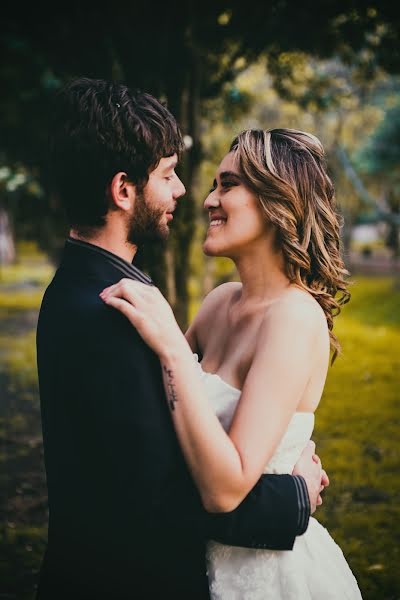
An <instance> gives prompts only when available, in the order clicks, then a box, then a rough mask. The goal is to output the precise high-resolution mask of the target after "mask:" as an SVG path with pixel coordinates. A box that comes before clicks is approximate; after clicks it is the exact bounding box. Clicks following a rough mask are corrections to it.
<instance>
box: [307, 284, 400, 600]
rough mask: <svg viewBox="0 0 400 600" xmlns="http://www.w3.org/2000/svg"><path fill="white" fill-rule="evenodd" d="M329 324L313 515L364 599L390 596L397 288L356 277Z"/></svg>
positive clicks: (395, 521)
mask: <svg viewBox="0 0 400 600" xmlns="http://www.w3.org/2000/svg"><path fill="white" fill-rule="evenodd" d="M354 281H355V282H354V285H353V286H352V289H351V291H352V295H353V296H352V299H351V301H350V303H349V304H348V305H347V306H345V307H344V309H343V313H342V315H340V316H339V317H338V319H337V323H336V325H335V331H336V334H337V335H338V337H339V339H340V341H341V343H342V347H343V354H342V356H340V357H339V358H338V359H337V361H336V363H335V364H334V366H333V367H332V368H331V369H330V373H329V375H328V380H327V384H326V388H325V392H324V396H323V398H322V400H321V404H320V407H319V408H318V410H317V413H316V426H315V434H314V440H315V441H316V443H317V450H318V453H319V454H320V456H321V458H322V461H323V464H324V467H325V468H326V469H327V471H328V473H329V476H330V479H331V486H330V487H329V488H328V489H327V490H326V491H325V494H324V495H325V503H324V505H323V506H322V507H321V509H320V510H319V511H318V515H317V516H318V519H319V520H320V521H321V522H322V523H323V524H324V525H325V526H326V527H327V528H328V529H329V530H330V532H331V533H332V535H333V536H334V537H335V539H336V541H337V542H338V543H339V544H340V546H341V548H342V549H343V551H344V553H345V555H346V557H347V558H348V560H349V562H350V565H351V567H352V569H353V570H354V572H355V574H356V575H357V578H358V579H359V583H360V586H361V589H362V591H363V597H364V598H370V599H371V600H372V599H375V598H382V599H385V598H388V599H389V598H395V597H396V596H394V595H393V594H394V590H395V589H399V585H400V577H399V575H398V574H397V573H398V559H399V554H400V507H399V505H398V498H399V494H400V473H399V466H400V452H399V448H398V442H397V440H398V437H399V423H400V420H399V408H400V406H399V405H400V395H399V373H400V311H399V306H400V290H399V289H397V290H396V289H395V285H394V280H393V278H389V277H387V278H382V279H373V278H365V277H362V278H361V277H360V278H355V280H354Z"/></svg>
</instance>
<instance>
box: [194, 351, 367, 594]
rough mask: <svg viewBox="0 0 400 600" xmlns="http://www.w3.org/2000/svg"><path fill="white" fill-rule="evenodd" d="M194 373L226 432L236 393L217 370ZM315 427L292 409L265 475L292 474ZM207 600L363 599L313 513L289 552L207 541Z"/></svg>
mask: <svg viewBox="0 0 400 600" xmlns="http://www.w3.org/2000/svg"><path fill="white" fill-rule="evenodd" d="M194 357H195V360H196V362H197V365H198V372H199V376H200V379H201V380H202V382H203V384H204V386H205V389H206V392H207V397H208V400H209V401H210V403H211V405H212V406H213V408H214V410H215V413H216V415H217V416H218V419H219V420H220V422H221V424H222V426H223V427H224V429H225V431H228V430H229V427H230V424H231V422H232V419H233V415H234V413H235V410H236V407H237V404H238V402H239V399H240V395H241V391H240V390H238V389H237V388H235V387H232V386H231V385H229V384H228V383H226V382H225V381H224V380H223V379H221V377H220V376H219V375H217V374H213V373H207V372H205V371H203V369H202V367H201V365H200V363H199V360H198V356H197V354H195V355H194ZM313 429H314V414H313V413H303V412H296V413H295V414H294V415H293V417H292V419H291V420H290V422H289V425H288V428H287V430H286V433H285V434H284V436H283V438H282V440H281V442H280V444H279V446H278V448H277V449H276V451H275V452H274V455H273V457H272V458H271V460H270V461H269V463H268V465H266V467H265V470H264V473H275V474H283V473H289V474H290V473H292V471H293V467H294V465H295V464H296V462H297V460H298V459H299V457H300V455H301V453H302V451H303V449H304V447H305V446H306V444H307V442H308V441H309V439H310V437H311V435H312V432H313ZM207 574H208V581H209V586H210V598H211V600H362V597H361V593H360V590H359V587H358V585H357V581H356V579H355V577H354V575H353V573H352V572H351V569H350V567H349V565H348V564H347V562H346V559H345V557H344V556H343V552H342V551H341V549H340V547H339V546H338V545H337V544H336V542H335V541H334V540H333V539H332V537H331V536H330V535H329V533H328V531H327V530H326V529H325V528H324V527H323V526H322V525H321V524H320V523H318V521H317V520H316V519H314V518H313V517H311V518H310V523H309V526H308V529H307V531H306V532H305V533H304V534H303V535H302V536H300V537H297V538H296V541H295V544H294V547H293V550H291V551H277V550H264V549H252V548H241V547H238V546H228V545H226V544H220V543H219V542H216V541H214V540H210V541H209V542H208V544H207Z"/></svg>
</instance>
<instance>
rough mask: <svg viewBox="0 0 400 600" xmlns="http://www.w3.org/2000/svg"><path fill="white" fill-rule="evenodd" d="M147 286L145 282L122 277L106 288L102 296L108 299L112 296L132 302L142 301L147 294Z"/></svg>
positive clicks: (103, 298)
mask: <svg viewBox="0 0 400 600" xmlns="http://www.w3.org/2000/svg"><path fill="white" fill-rule="evenodd" d="M146 287H148V286H146V285H145V284H144V283H141V282H139V281H134V280H132V279H121V281H119V282H118V283H115V284H114V285H111V286H110V287H108V288H105V289H104V290H103V291H102V292H101V293H100V297H101V298H102V300H104V301H106V300H107V299H109V298H111V297H115V298H124V299H125V300H127V301H128V302H131V303H132V304H135V303H137V302H138V301H139V302H140V300H141V299H144V298H145V296H146V289H145V288H146Z"/></svg>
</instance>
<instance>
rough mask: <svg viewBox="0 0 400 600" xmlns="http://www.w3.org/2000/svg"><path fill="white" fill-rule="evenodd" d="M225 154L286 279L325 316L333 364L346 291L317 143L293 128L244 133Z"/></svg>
mask: <svg viewBox="0 0 400 600" xmlns="http://www.w3.org/2000/svg"><path fill="white" fill-rule="evenodd" d="M230 151H231V152H233V153H234V154H235V156H236V158H237V160H238V167H239V169H240V171H241V174H242V175H243V177H244V179H245V183H246V185H247V186H248V187H249V188H250V189H252V190H253V191H254V192H255V193H256V194H257V196H258V198H259V200H260V203H261V206H262V208H263V210H264V212H265V214H266V217H267V219H268V221H269V222H270V223H271V224H272V225H273V226H274V227H275V229H276V240H277V244H278V246H279V248H280V249H281V251H282V252H283V256H284V262H285V268H286V274H287V276H288V278H289V280H290V281H291V282H292V283H295V284H297V285H298V286H300V287H301V288H303V289H304V290H307V292H309V293H310V294H311V295H312V296H313V297H314V298H315V299H316V300H317V301H318V302H319V304H320V305H321V307H322V309H323V311H324V313H325V316H326V320H327V323H328V328H329V335H330V340H331V348H332V350H333V357H332V362H333V360H334V359H335V358H336V356H337V354H338V353H339V352H340V344H339V342H338V340H337V338H336V336H335V335H334V334H333V332H332V328H333V317H335V316H336V315H338V314H339V312H340V310H341V306H342V305H343V304H345V303H346V302H348V300H349V299H350V293H349V291H348V290H347V284H346V276H347V275H348V271H347V270H346V268H345V265H344V263H343V260H342V257H341V242H340V225H341V223H340V219H339V215H338V214H337V212H336V200H335V191H334V187H333V184H332V182H331V180H330V178H329V176H328V174H327V172H326V161H325V153H324V149H323V147H322V144H321V142H320V141H319V139H318V138H317V137H315V136H314V135H312V134H310V133H305V132H304V131H298V130H296V129H269V130H265V131H264V130H259V129H249V130H247V131H243V132H242V133H240V134H239V135H238V136H237V137H236V138H235V139H234V140H233V142H232V144H231V148H230Z"/></svg>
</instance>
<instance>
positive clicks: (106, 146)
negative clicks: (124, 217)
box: [46, 77, 184, 231]
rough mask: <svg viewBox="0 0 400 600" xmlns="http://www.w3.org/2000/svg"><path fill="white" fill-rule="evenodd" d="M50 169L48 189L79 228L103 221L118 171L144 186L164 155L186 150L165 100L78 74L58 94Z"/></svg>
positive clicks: (53, 118) (82, 228)
mask: <svg viewBox="0 0 400 600" xmlns="http://www.w3.org/2000/svg"><path fill="white" fill-rule="evenodd" d="M51 121H52V122H51V131H50V156H49V160H48V163H47V167H46V170H47V171H48V173H47V178H48V183H49V186H50V189H51V190H52V191H53V192H54V193H55V195H56V197H57V198H58V200H59V201H60V202H61V204H62V206H63V209H64V210H65V213H66V217H67V219H68V222H69V224H70V226H71V227H73V228H75V229H77V230H78V231H83V230H88V229H92V228H98V227H101V226H102V225H104V223H105V215H106V214H107V211H108V210H109V208H110V204H109V194H108V189H109V185H110V183H111V181H112V178H113V177H114V175H115V174H116V173H118V172H120V171H124V172H125V173H126V174H127V177H128V180H129V181H131V182H132V183H134V184H135V185H137V186H138V188H139V189H142V188H143V187H144V185H145V184H146V183H147V180H148V176H149V173H150V172H151V171H152V170H153V169H155V168H156V166H157V165H158V163H159V161H160V160H161V158H163V157H165V156H171V155H173V154H174V153H177V154H178V156H179V155H180V154H181V153H182V151H183V147H184V146H183V141H182V135H181V132H180V130H179V127H178V124H177V123H176V120H175V118H174V117H173V115H172V114H171V113H170V112H169V110H168V109H167V108H166V106H165V105H164V104H162V103H161V102H160V101H158V100H157V99H156V98H154V97H153V96H151V95H150V94H148V93H145V92H141V91H140V90H130V89H129V88H128V87H126V86H125V85H121V84H117V83H113V82H111V81H105V80H102V79H89V78H87V77H80V78H78V79H74V80H72V81H70V82H69V83H67V84H66V85H65V86H64V87H63V89H62V90H61V91H59V92H58V93H57V95H56V97H55V103H54V110H53V111H52V120H51Z"/></svg>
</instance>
